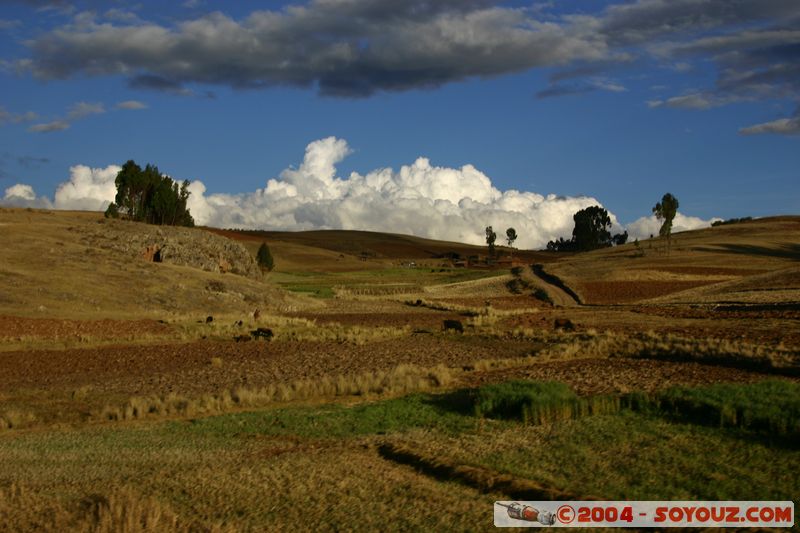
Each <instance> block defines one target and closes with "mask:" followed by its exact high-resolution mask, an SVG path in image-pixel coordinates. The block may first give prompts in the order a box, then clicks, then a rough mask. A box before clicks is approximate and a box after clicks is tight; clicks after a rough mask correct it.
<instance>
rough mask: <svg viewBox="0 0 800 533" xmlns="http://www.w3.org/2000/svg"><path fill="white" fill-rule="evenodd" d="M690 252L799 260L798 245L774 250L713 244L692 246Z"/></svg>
mask: <svg viewBox="0 0 800 533" xmlns="http://www.w3.org/2000/svg"><path fill="white" fill-rule="evenodd" d="M692 250H694V251H697V252H711V253H719V252H728V253H731V254H740V255H762V256H767V257H778V258H781V259H794V260H800V244H785V245H783V246H778V247H775V248H766V247H764V246H754V245H751V244H715V245H714V246H694V247H692Z"/></svg>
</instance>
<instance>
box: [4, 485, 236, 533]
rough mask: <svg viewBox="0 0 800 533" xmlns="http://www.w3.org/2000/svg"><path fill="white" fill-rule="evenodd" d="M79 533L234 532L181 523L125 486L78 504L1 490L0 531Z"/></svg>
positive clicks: (13, 488) (21, 489)
mask: <svg viewBox="0 0 800 533" xmlns="http://www.w3.org/2000/svg"><path fill="white" fill-rule="evenodd" d="M4 527H9V531H74V532H76V533H78V532H79V533H161V532H164V533H189V532H196V531H207V532H208V533H212V532H213V533H223V532H226V533H227V532H233V531H235V529H233V528H231V527H222V526H218V525H216V524H214V525H211V526H199V525H198V524H196V523H194V521H192V520H186V519H183V518H180V517H179V516H178V515H177V514H175V512H174V511H173V510H172V509H171V508H170V506H168V505H165V504H164V503H162V502H160V501H158V500H157V499H155V498H153V497H144V496H142V495H140V494H138V493H137V492H136V491H135V490H133V489H132V488H130V487H127V486H122V487H119V488H116V489H114V490H112V491H111V492H109V493H105V494H101V493H95V494H90V495H87V496H86V497H84V498H82V499H80V500H79V501H77V502H74V501H73V502H69V503H67V502H64V501H63V500H60V499H59V498H57V497H48V496H46V495H44V494H42V493H41V492H39V491H36V490H34V489H31V488H30V487H27V486H25V485H22V484H19V483H16V482H14V483H12V484H11V485H10V486H9V487H8V488H6V489H2V488H0V531H3V530H4Z"/></svg>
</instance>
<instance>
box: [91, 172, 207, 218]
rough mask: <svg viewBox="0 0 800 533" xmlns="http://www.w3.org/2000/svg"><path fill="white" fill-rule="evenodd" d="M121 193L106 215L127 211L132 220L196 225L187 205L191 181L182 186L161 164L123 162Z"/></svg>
mask: <svg viewBox="0 0 800 533" xmlns="http://www.w3.org/2000/svg"><path fill="white" fill-rule="evenodd" d="M114 183H115V184H116V186H117V195H116V197H115V198H114V204H112V205H113V206H114V207H113V208H112V206H109V208H108V209H107V210H106V216H114V214H115V213H116V214H117V216H119V214H124V215H126V216H127V218H129V219H130V220H135V221H138V222H147V223H148V224H162V225H163V224H169V225H173V226H194V219H193V218H192V215H191V213H189V210H188V209H187V208H186V204H187V202H188V200H189V194H190V193H189V182H188V181H184V182H183V183H182V184H181V185H180V186H179V185H178V184H177V183H176V182H174V181H172V179H171V178H169V177H168V176H164V175H163V174H161V172H159V170H158V167H156V166H155V165H150V164H148V165H147V166H146V167H145V168H144V169H142V167H140V166H139V165H137V164H136V163H135V162H134V161H128V162H126V163H125V164H124V165H122V169H121V170H120V171H119V172H118V173H117V177H116V179H115V180H114Z"/></svg>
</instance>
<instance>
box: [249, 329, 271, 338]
mask: <svg viewBox="0 0 800 533" xmlns="http://www.w3.org/2000/svg"><path fill="white" fill-rule="evenodd" d="M250 335H252V336H253V338H254V339H265V340H272V337H274V336H275V335H274V334H273V333H272V330H271V329H269V328H258V329H254V330H253V331H251V332H250Z"/></svg>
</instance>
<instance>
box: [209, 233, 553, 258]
mask: <svg viewBox="0 0 800 533" xmlns="http://www.w3.org/2000/svg"><path fill="white" fill-rule="evenodd" d="M205 229H207V230H208V231H211V232H213V233H217V234H219V235H224V236H226V237H229V238H231V239H235V240H240V241H258V242H261V241H266V242H268V243H272V242H276V241H278V242H285V243H291V244H297V245H303V246H308V247H314V248H322V249H324V250H330V251H333V252H338V253H342V254H348V255H352V256H360V255H361V254H362V253H363V252H366V253H368V254H370V255H371V256H372V257H375V258H377V259H434V258H439V257H443V256H444V255H445V254H452V253H456V254H459V255H461V256H462V257H467V256H470V255H481V256H485V255H486V246H474V245H471V244H463V243H458V242H448V241H436V240H432V239H425V238H422V237H414V236H412V235H400V234H394V233H378V232H374V231H354V230H316V231H296V232H290V231H247V230H244V231H235V230H223V229H216V228H205ZM500 241H501V239H500V236H498V243H499V242H500ZM497 249H498V251H500V252H501V253H509V252H510V250H509V249H508V248H506V247H503V246H498V247H497ZM513 253H514V256H515V257H520V258H523V259H524V260H525V261H529V262H533V261H539V262H543V261H549V260H551V259H552V257H553V256H552V254H548V253H545V252H536V251H527V250H514V252H513Z"/></svg>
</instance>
